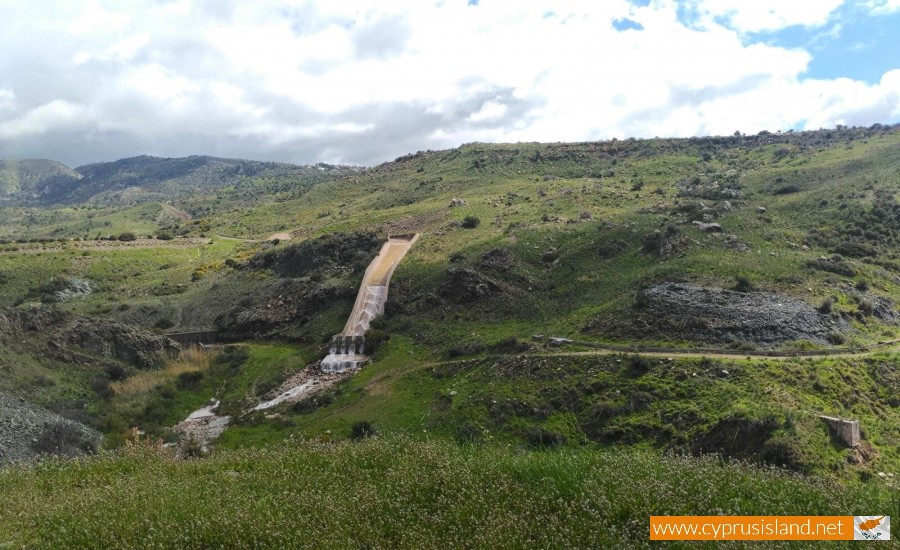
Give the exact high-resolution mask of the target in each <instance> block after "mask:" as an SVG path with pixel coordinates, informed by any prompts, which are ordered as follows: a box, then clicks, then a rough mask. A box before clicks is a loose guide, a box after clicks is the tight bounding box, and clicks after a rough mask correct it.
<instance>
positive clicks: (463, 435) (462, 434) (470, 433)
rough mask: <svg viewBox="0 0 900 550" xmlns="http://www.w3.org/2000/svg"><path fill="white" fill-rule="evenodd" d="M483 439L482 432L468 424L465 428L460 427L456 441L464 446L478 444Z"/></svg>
mask: <svg viewBox="0 0 900 550" xmlns="http://www.w3.org/2000/svg"><path fill="white" fill-rule="evenodd" d="M480 439H481V430H479V429H478V428H476V427H475V426H472V425H471V424H466V425H465V426H460V427H459V429H458V430H456V440H457V441H458V442H460V443H462V444H464V445H472V444H475V443H478V441H479V440H480Z"/></svg>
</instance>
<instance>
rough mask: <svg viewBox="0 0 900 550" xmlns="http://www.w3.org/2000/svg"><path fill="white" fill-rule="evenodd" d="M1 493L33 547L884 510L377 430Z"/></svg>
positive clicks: (573, 537) (736, 479)
mask: <svg viewBox="0 0 900 550" xmlns="http://www.w3.org/2000/svg"><path fill="white" fill-rule="evenodd" d="M0 493H2V494H3V496H4V506H3V507H2V508H0V544H2V545H5V546H11V547H19V546H26V547H29V548H44V547H46V548H55V547H66V548H87V547H90V548H96V547H102V548H150V547H154V548H158V547H165V548H175V547H179V548H198V547H220V546H221V547H229V548H251V547H252V548H259V547H278V548H306V547H316V548H347V547H354V548H356V547H367V548H447V547H478V548H520V547H553V548H597V547H601V548H631V547H644V546H646V544H647V536H648V534H647V533H648V529H649V527H648V521H649V520H648V516H649V515H651V514H654V515H683V514H690V515H693V514H699V515H705V514H708V515H717V514H725V515H770V514H784V515H810V514H811V515H847V514H849V513H851V511H854V510H878V511H883V513H889V512H888V511H893V508H892V505H893V504H892V502H891V498H892V495H891V491H890V490H889V488H888V487H887V486H885V485H884V484H872V485H869V486H866V487H865V488H856V487H853V488H839V487H837V486H835V485H830V484H823V483H818V482H815V481H811V480H808V479H805V478H802V477H799V476H797V475H795V474H790V473H787V472H784V471H779V470H773V469H758V468H755V467H752V466H748V465H744V464H740V463H729V462H722V461H720V460H717V459H715V458H703V459H693V458H686V457H679V456H676V455H665V456H661V455H659V454H656V453H652V452H646V451H634V450H622V449H617V450H610V451H604V452H590V451H585V450H578V449H566V450H557V451H545V452H521V451H516V450H513V449H511V448H508V447H503V446H488V447H472V446H457V445H455V444H448V443H440V442H436V441H424V440H416V439H411V438H409V437H388V438H383V437H381V436H378V437H370V438H366V439H365V441H361V442H358V443H350V442H341V443H328V442H314V441H307V442H300V443H295V442H285V443H281V444H278V445H275V446H272V447H267V448H263V449H243V450H240V451H228V452H221V453H215V454H213V455H212V456H209V457H207V458H202V459H177V458H174V457H173V455H172V453H171V452H170V451H167V450H166V449H162V448H160V447H156V446H148V445H138V446H131V447H128V448H126V449H122V450H120V451H119V452H116V453H112V454H104V455H101V456H100V457H96V458H87V459H81V460H76V461H68V462H66V461H58V460H48V461H45V462H43V463H41V464H38V465H34V466H15V467H9V468H6V469H4V470H0ZM822 544H823V547H828V545H827V543H822ZM801 546H802V544H800V543H795V544H794V545H791V544H785V547H801Z"/></svg>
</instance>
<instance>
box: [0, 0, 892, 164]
mask: <svg viewBox="0 0 900 550" xmlns="http://www.w3.org/2000/svg"><path fill="white" fill-rule="evenodd" d="M898 30H900V0H752V1H749V0H678V1H676V0H649V1H648V0H603V1H595V0H590V1H587V0H584V1H574V0H546V1H545V0H516V1H513V0H377V1H372V0H339V1H338V0H332V1H322V2H303V1H283V0H255V1H252V2H251V1H239V0H128V1H127V2H126V1H111V0H79V1H78V2H71V1H68V0H40V1H34V2H26V1H21V0H0V52H2V53H0V158H8V159H9V158H16V159H22V158H49V159H54V160H58V161H60V162H63V163H65V164H68V165H69V166H73V167H74V166H79V165H83V164H87V163H92V162H103V161H111V160H116V159H119V158H125V157H130V156H136V155H142V154H147V155H157V156H166V157H180V156H188V155H214V156H221V157H236V158H245V159H254V160H272V161H283V162H293V163H298V164H311V163H317V162H326V163H331V164H356V165H374V164H378V163H380V162H384V161H388V160H392V159H394V158H396V157H397V156H400V155H404V154H407V153H411V152H416V151H420V150H426V149H445V148H451V147H456V146H458V145H461V144H463V143H470V142H476V141H478V142H520V141H541V142H557V141H591V140H607V139H611V138H619V139H624V138H629V137H636V138H650V137H687V136H704V135H731V134H733V133H734V132H735V131H740V132H742V133H746V134H753V133H757V132H760V131H762V130H768V131H772V132H775V131H779V130H780V131H786V130H789V129H794V130H804V129H818V128H832V127H835V126H837V125H839V124H842V125H847V126H869V125H871V124H874V123H882V124H888V123H897V122H900V32H897V31H898Z"/></svg>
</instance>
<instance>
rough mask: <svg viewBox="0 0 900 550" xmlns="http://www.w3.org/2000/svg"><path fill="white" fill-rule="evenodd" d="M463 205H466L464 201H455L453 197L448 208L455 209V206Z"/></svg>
mask: <svg viewBox="0 0 900 550" xmlns="http://www.w3.org/2000/svg"><path fill="white" fill-rule="evenodd" d="M465 205H466V201H464V200H462V199H457V198H455V197H454V198H452V199H450V208H455V207H457V206H465Z"/></svg>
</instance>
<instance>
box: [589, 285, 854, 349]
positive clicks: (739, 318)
mask: <svg viewBox="0 0 900 550" xmlns="http://www.w3.org/2000/svg"><path fill="white" fill-rule="evenodd" d="M637 298H638V299H637V303H636V305H635V309H634V310H633V311H632V312H629V313H628V314H626V315H621V316H618V317H616V318H609V317H605V318H603V319H596V320H594V321H593V322H592V323H591V324H590V325H588V327H586V329H585V331H586V332H600V333H604V334H608V335H610V336H616V337H626V338H628V339H642V338H670V339H672V338H674V339H683V340H692V341H701V342H711V343H719V344H730V343H741V342H743V343H752V344H755V345H759V346H775V345H779V344H783V343H785V342H790V341H797V340H808V341H810V342H814V343H816V344H822V345H828V343H829V336H830V335H833V333H844V332H847V331H849V330H850V326H849V324H848V323H847V322H846V321H844V320H843V319H841V318H840V317H839V316H832V315H826V314H822V313H820V312H819V311H817V310H816V309H815V308H814V307H812V306H811V305H809V304H807V303H805V302H801V301H799V300H795V299H793V298H789V297H787V296H783V295H780V294H775V293H771V292H747V293H744V292H735V291H731V290H724V289H720V288H704V287H700V286H695V285H690V284H676V283H668V284H659V285H656V286H652V287H650V288H647V289H645V290H643V291H641V292H639V293H638V297H637Z"/></svg>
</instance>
